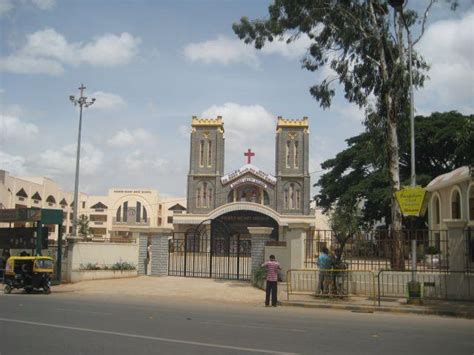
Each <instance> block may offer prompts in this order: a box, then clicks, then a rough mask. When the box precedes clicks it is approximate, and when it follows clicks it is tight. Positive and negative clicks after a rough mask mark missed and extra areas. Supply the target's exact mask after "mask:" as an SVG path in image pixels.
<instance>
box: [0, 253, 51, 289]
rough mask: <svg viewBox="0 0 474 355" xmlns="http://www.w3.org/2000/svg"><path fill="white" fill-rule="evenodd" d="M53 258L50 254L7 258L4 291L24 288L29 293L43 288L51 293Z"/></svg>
mask: <svg viewBox="0 0 474 355" xmlns="http://www.w3.org/2000/svg"><path fill="white" fill-rule="evenodd" d="M52 274H53V259H52V258H50V257H48V256H12V257H10V258H9V259H8V260H7V264H6V267H5V275H4V278H3V284H4V288H3V289H4V292H5V293H11V291H12V290H13V289H15V288H16V289H24V290H25V291H26V292H27V293H31V292H33V291H34V290H42V291H43V293H45V294H49V293H51V277H52Z"/></svg>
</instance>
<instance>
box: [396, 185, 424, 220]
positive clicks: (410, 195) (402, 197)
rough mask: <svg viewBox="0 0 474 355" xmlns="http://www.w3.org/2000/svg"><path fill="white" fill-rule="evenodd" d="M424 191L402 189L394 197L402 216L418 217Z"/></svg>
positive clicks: (421, 189) (411, 188) (413, 188)
mask: <svg viewBox="0 0 474 355" xmlns="http://www.w3.org/2000/svg"><path fill="white" fill-rule="evenodd" d="M425 195H426V190H425V189H424V188H422V187H419V186H417V187H404V188H403V189H401V190H400V191H397V192H395V197H396V199H397V201H398V204H399V205H400V209H401V210H402V214H403V215H404V216H419V215H420V212H422V210H424V209H423V202H424V200H425Z"/></svg>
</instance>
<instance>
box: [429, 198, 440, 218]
mask: <svg viewBox="0 0 474 355" xmlns="http://www.w3.org/2000/svg"><path fill="white" fill-rule="evenodd" d="M431 209H432V215H431V217H432V219H433V224H435V225H436V224H440V222H441V211H440V201H439V197H438V196H437V195H435V196H434V197H433V203H432V204H431Z"/></svg>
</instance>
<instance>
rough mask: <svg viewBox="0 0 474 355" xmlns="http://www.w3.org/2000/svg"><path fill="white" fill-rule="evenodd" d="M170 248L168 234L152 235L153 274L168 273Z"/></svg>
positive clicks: (163, 274)
mask: <svg viewBox="0 0 474 355" xmlns="http://www.w3.org/2000/svg"><path fill="white" fill-rule="evenodd" d="M168 249H169V241H168V236H167V235H154V236H152V237H151V276H167V275H168Z"/></svg>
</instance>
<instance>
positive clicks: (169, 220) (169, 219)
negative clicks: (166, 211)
mask: <svg viewBox="0 0 474 355" xmlns="http://www.w3.org/2000/svg"><path fill="white" fill-rule="evenodd" d="M168 223H169V224H173V217H172V216H169V217H168Z"/></svg>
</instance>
